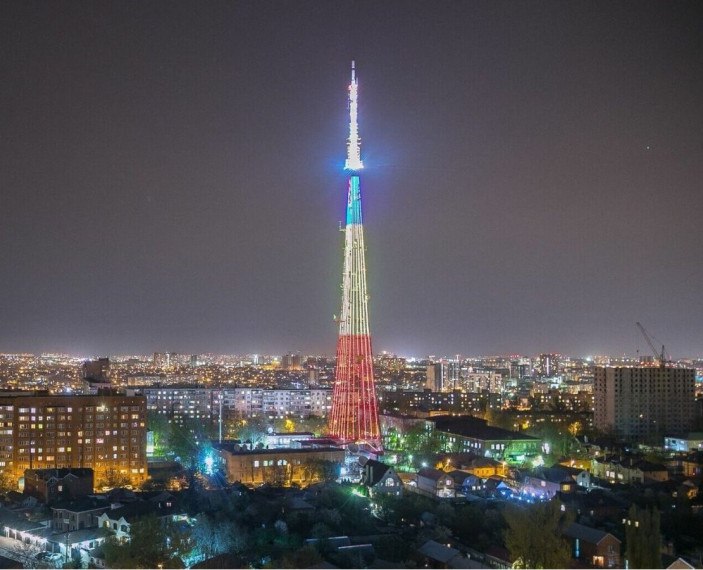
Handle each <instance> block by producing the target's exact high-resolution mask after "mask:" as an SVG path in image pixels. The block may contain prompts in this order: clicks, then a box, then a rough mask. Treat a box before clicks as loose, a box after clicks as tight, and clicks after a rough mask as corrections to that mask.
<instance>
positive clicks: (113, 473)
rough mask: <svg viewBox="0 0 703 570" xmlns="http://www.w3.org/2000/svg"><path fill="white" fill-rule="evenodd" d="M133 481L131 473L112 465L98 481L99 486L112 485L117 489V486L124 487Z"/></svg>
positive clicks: (111, 486) (112, 487)
mask: <svg viewBox="0 0 703 570" xmlns="http://www.w3.org/2000/svg"><path fill="white" fill-rule="evenodd" d="M131 482H132V480H131V479H130V478H129V475H127V474H126V473H122V472H121V471H118V470H117V469H115V468H113V467H111V468H110V469H107V470H106V471H105V472H104V473H103V476H102V478H101V479H100V480H99V481H98V484H97V486H98V487H110V488H111V489H115V488H117V487H124V486H125V485H129V484H130V483H131Z"/></svg>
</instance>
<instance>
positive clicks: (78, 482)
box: [24, 468, 93, 504]
mask: <svg viewBox="0 0 703 570" xmlns="http://www.w3.org/2000/svg"><path fill="white" fill-rule="evenodd" d="M92 492H93V470H92V469H90V468H76V469H72V468H63V469H25V470H24V494H25V495H29V496H32V497H36V498H37V499H39V500H40V501H42V502H43V503H45V504H49V503H54V502H56V501H58V500H60V499H63V500H66V499H77V498H79V497H85V496H87V495H90V494H91V493H92Z"/></svg>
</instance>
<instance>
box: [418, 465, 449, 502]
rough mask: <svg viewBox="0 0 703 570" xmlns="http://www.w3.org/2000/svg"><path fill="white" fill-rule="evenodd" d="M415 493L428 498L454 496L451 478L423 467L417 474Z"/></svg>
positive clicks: (437, 470) (438, 471) (442, 472)
mask: <svg viewBox="0 0 703 570" xmlns="http://www.w3.org/2000/svg"><path fill="white" fill-rule="evenodd" d="M416 481H417V492H418V493H421V494H423V495H427V496H429V497H440V498H450V497H454V496H455V495H456V493H455V491H454V480H453V479H452V477H451V476H450V475H449V474H448V473H445V472H444V471H440V470H439V469H432V468H430V467H425V468H423V469H420V470H419V471H418V472H417V478H416Z"/></svg>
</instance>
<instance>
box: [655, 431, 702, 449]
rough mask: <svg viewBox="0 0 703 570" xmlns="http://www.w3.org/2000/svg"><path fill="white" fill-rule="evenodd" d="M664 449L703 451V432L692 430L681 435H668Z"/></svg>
mask: <svg viewBox="0 0 703 570" xmlns="http://www.w3.org/2000/svg"><path fill="white" fill-rule="evenodd" d="M664 449H666V450H667V451H683V452H686V451H703V432H690V433H688V434H687V435H681V436H674V435H670V436H666V437H665V438H664Z"/></svg>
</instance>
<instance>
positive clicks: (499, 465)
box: [462, 457, 508, 479]
mask: <svg viewBox="0 0 703 570" xmlns="http://www.w3.org/2000/svg"><path fill="white" fill-rule="evenodd" d="M462 467H463V468H464V469H465V470H466V471H468V472H469V473H472V474H474V475H476V476H477V477H480V478H481V479H488V478H489V477H495V476H497V477H506V476H507V475H508V466H507V465H506V463H505V462H504V461H496V460H495V459H491V458H490V457H475V458H474V459H472V460H471V461H469V463H468V464H467V465H465V466H462Z"/></svg>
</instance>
